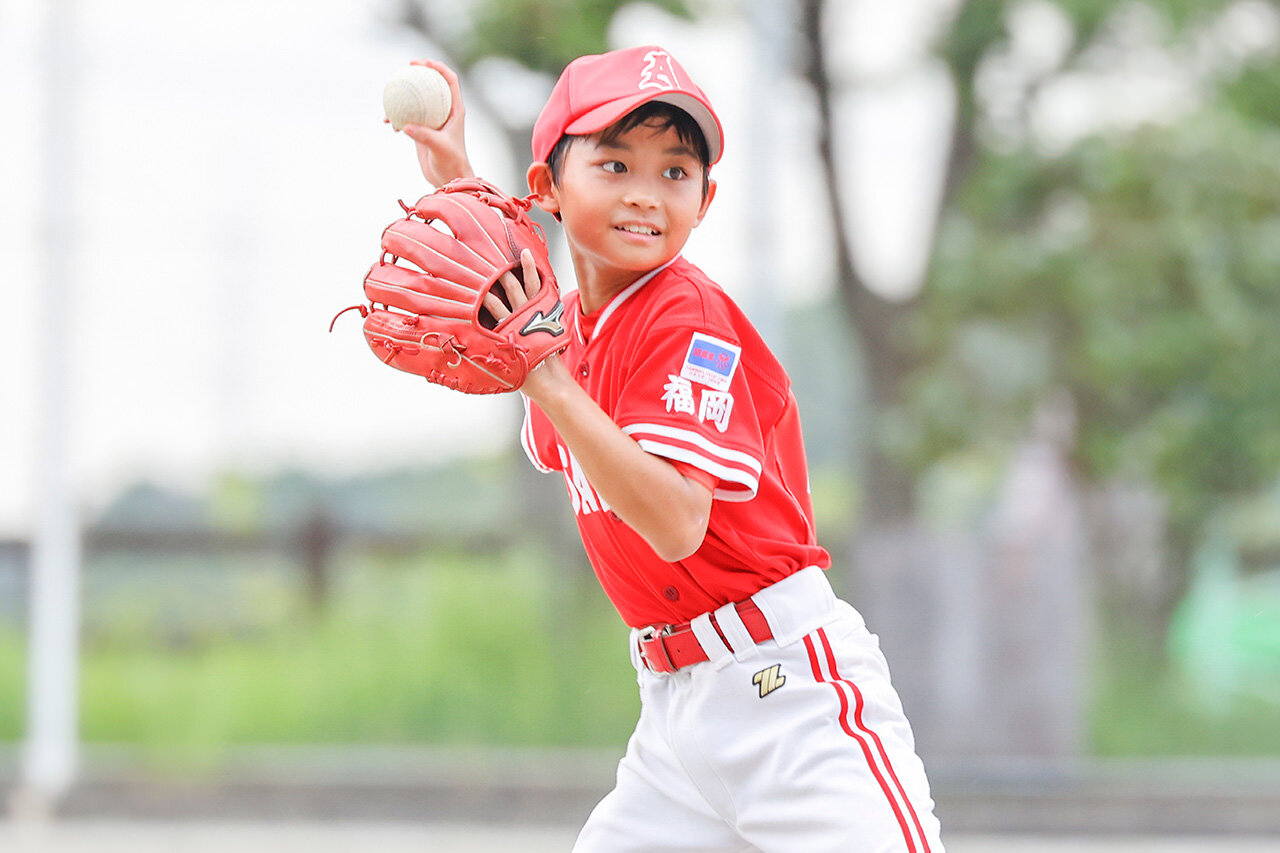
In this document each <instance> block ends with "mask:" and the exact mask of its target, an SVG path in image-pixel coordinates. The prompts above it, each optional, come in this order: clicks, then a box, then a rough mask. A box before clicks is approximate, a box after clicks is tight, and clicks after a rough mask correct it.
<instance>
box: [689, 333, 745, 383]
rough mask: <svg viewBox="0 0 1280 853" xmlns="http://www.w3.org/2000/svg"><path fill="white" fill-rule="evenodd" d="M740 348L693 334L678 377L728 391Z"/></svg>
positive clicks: (707, 336)
mask: <svg viewBox="0 0 1280 853" xmlns="http://www.w3.org/2000/svg"><path fill="white" fill-rule="evenodd" d="M741 354H742V347H738V346H734V345H733V344H731V343H728V342H726V341H722V340H720V339H719V338H713V337H711V336H710V335H704V334H703V333H702V332H695V333H694V335H693V340H692V341H690V342H689V351H688V352H686V353H685V356H684V365H683V366H682V367H681V368H680V375H681V376H683V377H684V378H685V379H688V380H689V381H690V382H697V383H699V384H701V385H706V386H707V387H708V388H714V389H715V390H717V391H728V390H729V384H730V383H731V382H732V381H733V372H734V371H735V370H737V369H738V356H740V355H741Z"/></svg>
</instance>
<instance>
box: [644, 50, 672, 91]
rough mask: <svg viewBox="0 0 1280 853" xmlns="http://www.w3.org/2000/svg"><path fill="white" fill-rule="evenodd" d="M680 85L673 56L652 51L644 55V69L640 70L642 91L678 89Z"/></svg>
mask: <svg viewBox="0 0 1280 853" xmlns="http://www.w3.org/2000/svg"><path fill="white" fill-rule="evenodd" d="M679 85H680V84H679V83H678V82H677V81H676V69H675V66H674V65H673V64H672V60H671V54H669V53H667V52H666V51H665V50H651V51H649V52H648V53H646V54H645V55H644V68H642V69H640V88H641V89H663V90H665V89H676V88H678V87H679Z"/></svg>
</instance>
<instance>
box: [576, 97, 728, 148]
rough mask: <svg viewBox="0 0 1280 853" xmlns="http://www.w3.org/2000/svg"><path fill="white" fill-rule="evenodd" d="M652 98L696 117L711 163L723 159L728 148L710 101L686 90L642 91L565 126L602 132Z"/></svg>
mask: <svg viewBox="0 0 1280 853" xmlns="http://www.w3.org/2000/svg"><path fill="white" fill-rule="evenodd" d="M651 101H661V102H662V103H664V104H670V105H671V106H673V107H676V108H678V109H681V110H684V111H685V112H687V113H688V114H689V115H690V116H692V117H693V120H694V121H695V122H697V124H698V127H699V128H700V129H701V130H702V135H703V136H704V137H705V138H706V140H707V153H708V155H709V156H710V162H711V163H715V162H716V161H718V160H719V159H720V152H721V150H723V147H724V137H723V133H722V131H721V129H720V121H719V120H718V119H717V118H716V116H715V113H713V112H712V111H711V109H710V108H708V107H707V105H706V104H704V103H702V102H701V101H699V100H698V99H697V98H695V97H693V96H692V95H689V94H686V93H684V92H665V91H664V92H652V93H649V92H642V93H640V94H638V95H634V96H632V97H630V98H623V99H621V100H617V101H610V102H609V103H607V104H603V105H601V106H598V107H596V108H595V109H593V110H588V111H587V112H585V113H583V114H582V115H580V116H578V117H577V118H576V119H574V120H573V121H572V122H570V123H569V125H568V126H567V127H565V129H564V132H565V133H567V134H571V135H573V136H590V135H591V134H593V133H599V132H600V131H602V130H604V129H605V128H606V127H608V126H609V125H611V124H613V123H614V122H615V121H617V120H618V119H620V118H622V117H623V116H625V115H626V114H627V113H629V112H631V111H632V110H634V109H635V108H636V107H639V106H642V105H643V104H647V103H650V102H651Z"/></svg>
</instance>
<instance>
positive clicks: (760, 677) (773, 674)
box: [751, 663, 787, 699]
mask: <svg viewBox="0 0 1280 853" xmlns="http://www.w3.org/2000/svg"><path fill="white" fill-rule="evenodd" d="M751 683H752V684H757V685H759V686H760V698H761V699H763V698H764V697H766V696H768V695H769V694H770V693H772V692H773V691H775V690H777V689H778V688H779V687H781V686H782V685H784V684H786V683H787V677H786V676H785V675H783V674H782V664H780V663H775V664H774V665H773V666H771V667H769V668H768V669H762V670H760V671H759V672H757V673H756V674H755V675H753V676H751Z"/></svg>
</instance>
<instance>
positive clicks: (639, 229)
mask: <svg viewBox="0 0 1280 853" xmlns="http://www.w3.org/2000/svg"><path fill="white" fill-rule="evenodd" d="M620 227H621V228H622V230H623V231H630V232H631V233H632V234H648V235H650V236H652V235H654V234H657V233H658V232H657V231H655V230H654V229H652V228H646V227H645V226H643V225H623V226H620Z"/></svg>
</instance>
